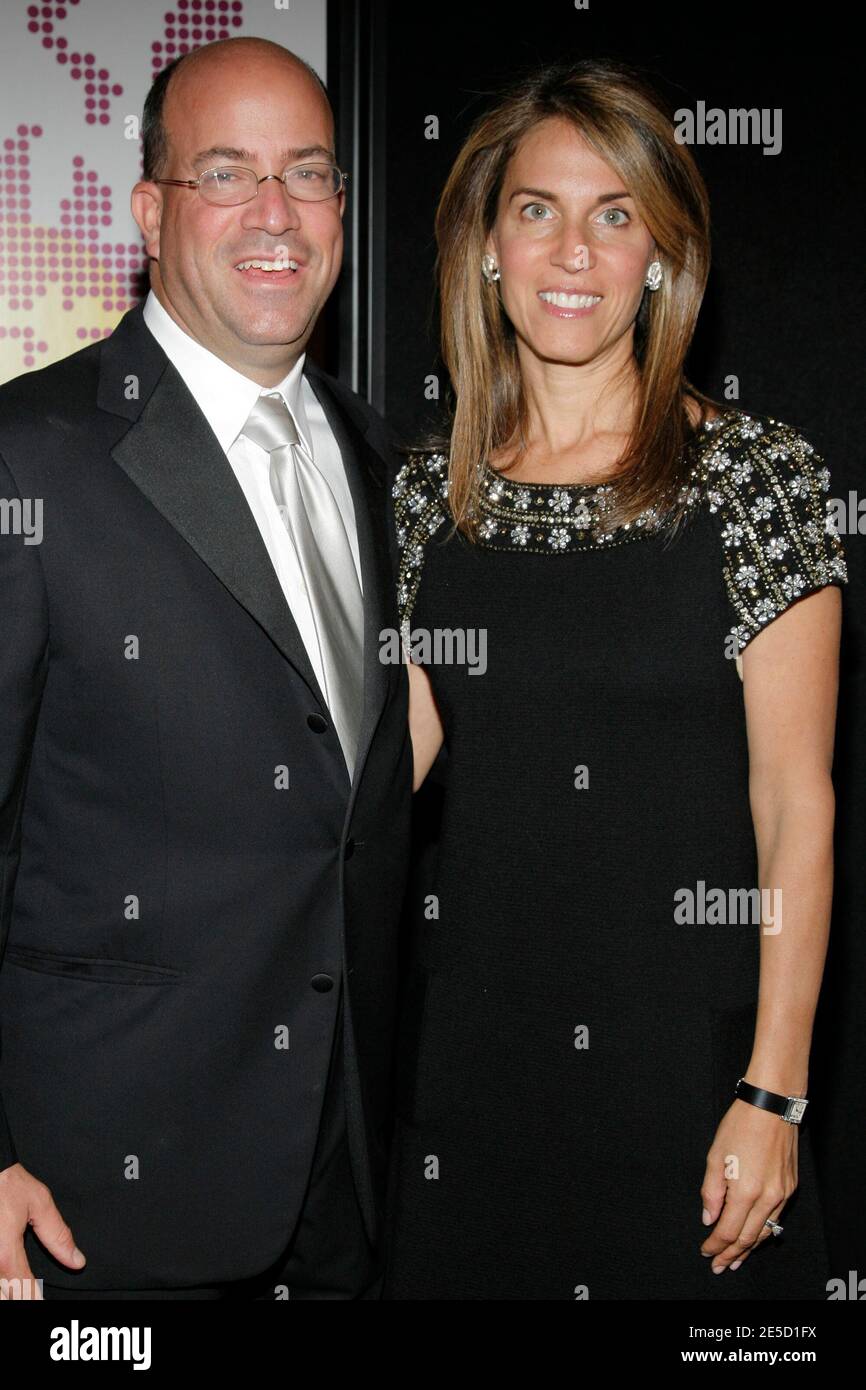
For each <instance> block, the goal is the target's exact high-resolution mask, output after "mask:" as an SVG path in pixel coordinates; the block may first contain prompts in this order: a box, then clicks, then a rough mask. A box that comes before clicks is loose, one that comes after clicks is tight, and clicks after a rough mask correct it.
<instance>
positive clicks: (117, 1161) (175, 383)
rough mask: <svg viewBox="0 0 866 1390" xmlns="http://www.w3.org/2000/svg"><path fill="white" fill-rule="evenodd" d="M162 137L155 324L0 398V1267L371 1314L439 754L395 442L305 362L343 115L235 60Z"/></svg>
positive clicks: (304, 90) (151, 247)
mask: <svg viewBox="0 0 866 1390" xmlns="http://www.w3.org/2000/svg"><path fill="white" fill-rule="evenodd" d="M143 135H144V153H145V161H144V178H143V180H142V181H141V182H140V183H138V184H137V185H136V187H135V189H134V190H133V199H132V205H133V211H134V213H135V216H136V219H137V221H138V223H139V225H140V227H141V229H142V233H143V236H144V238H145V242H146V246H147V251H148V254H149V256H150V257H151V291H150V294H149V296H148V299H147V301H146V302H145V304H144V305H143V306H138V307H136V308H134V309H133V310H131V311H130V312H129V313H127V314H126V315H125V317H124V318H123V320H122V321H121V323H120V324H119V325H118V327H117V329H116V330H115V332H114V333H113V334H112V335H111V336H110V337H108V338H107V339H106V340H105V341H103V342H101V343H99V344H95V345H92V346H90V347H87V348H85V349H84V350H83V351H81V352H78V353H75V354H74V355H73V356H71V357H68V358H66V359H65V360H64V361H61V362H58V363H56V364H55V365H53V366H50V367H47V368H45V369H44V370H41V371H35V372H31V373H28V374H26V375H24V376H21V377H18V378H17V379H16V380H15V381H12V382H10V383H8V384H7V385H6V386H4V387H3V388H2V389H0V499H2V508H0V519H2V520H3V522H4V524H3V526H2V528H0V530H2V534H0V593H2V600H3V611H4V614H5V615H6V620H5V623H4V636H3V642H2V645H0V845H2V865H0V867H2V871H3V873H2V919H0V925H2V930H0V958H2V968H0V1251H2V1252H3V1255H2V1261H0V1278H3V1279H5V1280H9V1281H12V1282H11V1283H10V1284H9V1285H8V1288H9V1289H10V1290H11V1292H9V1293H7V1294H6V1296H7V1297H25V1298H26V1297H39V1289H38V1285H37V1286H35V1287H34V1286H33V1285H32V1283H31V1284H30V1285H29V1286H28V1284H27V1282H26V1281H28V1280H32V1279H33V1278H34V1277H35V1279H36V1280H42V1281H43V1289H44V1296H45V1297H47V1298H51V1297H59V1298H71V1297H96V1298H121V1297H128V1298H225V1297H241V1298H266V1299H274V1298H281V1297H291V1298H376V1297H378V1296H379V1289H380V1262H379V1251H378V1243H379V1236H380V1229H381V1215H382V1205H383V1200H384V1185H385V1168H386V1148H387V1142H388V1138H389V1115H390V1088H391V1077H392V1046H393V1024H394V1013H395V985H396V938H397V924H398V919H399V913H400V907H401V900H402V895H403V889H404V883H405V873H406V865H407V859H408V840H409V814H410V806H411V781H412V753H411V745H410V743H409V736H408V728H407V717H406V716H407V700H408V682H407V679H406V672H405V670H404V668H403V666H402V665H390V666H389V665H385V664H383V663H382V662H381V661H380V660H379V647H380V642H379V634H380V632H381V631H382V630H383V629H386V628H387V629H393V630H396V629H397V627H398V618H397V610H396V593H395V588H394V580H393V573H392V569H393V559H394V545H395V542H394V538H393V536H392V535H391V533H390V529H389V528H390V524H391V523H390V522H389V520H388V507H387V497H388V487H387V486H386V483H387V477H388V468H389V467H390V466H391V462H392V455H391V453H390V443H389V436H388V434H387V432H386V429H385V427H384V425H383V422H382V421H381V419H380V418H379V417H378V416H377V415H376V413H375V412H374V411H373V410H371V409H370V407H368V406H367V405H366V403H364V402H363V401H362V400H360V399H359V398H358V397H357V396H355V395H354V394H353V393H352V392H351V391H349V390H348V389H346V388H345V387H344V386H342V385H341V384H339V383H338V382H337V381H335V380H334V379H332V378H331V377H329V376H327V375H325V374H324V373H322V372H321V371H320V370H318V369H317V368H316V367H314V365H313V364H312V363H311V362H308V361H306V356H305V349H306V345H307V342H308V340H309V338H310V335H311V333H312V331H313V328H314V326H315V323H316V319H317V317H318V315H319V313H320V311H321V309H322V307H323V305H324V304H325V302H326V300H327V298H328V296H329V294H330V293H331V290H332V288H333V286H334V283H335V281H336V278H337V275H338V273H339V269H340V262H341V256H342V214H343V209H344V202H345V192H344V177H343V175H342V174H341V173H340V171H339V169H338V168H337V167H336V160H335V155H334V151H333V140H334V126H333V117H332V113H331V110H330V106H329V104H328V101H327V97H326V95H325V92H324V89H323V87H322V85H321V83H320V82H319V80H318V78H317V77H316V76H315V74H313V73H312V70H311V69H309V68H308V67H307V65H306V64H304V63H303V62H302V61H301V60H300V59H298V58H297V57H295V56H294V55H292V54H290V53H289V52H288V51H287V50H285V49H282V48H280V47H278V46H277V45H274V44H269V43H266V42H264V41H261V40H254V39H231V40H227V41H222V42H219V43H215V44H211V45H207V46H206V47H204V48H201V49H198V50H196V51H194V52H193V53H190V54H188V55H186V56H185V57H184V58H183V59H181V60H180V61H179V63H177V64H173V65H172V66H171V68H169V69H166V70H164V71H163V73H161V74H160V76H159V77H158V78H157V80H156V82H155V83H154V87H153V88H152V90H151V93H150V94H149V96H148V103H147V106H146V108H145V122H144V130H143ZM215 171H218V172H215ZM250 171H252V173H250ZM253 262H254V263H255V264H251V263H253ZM33 518H38V527H37V526H34V525H28V520H29V521H32V520H33ZM16 523H17V524H16ZM37 531H38V532H39V534H37ZM4 941H5V953H4V951H3V944H4ZM76 1247H80V1250H81V1251H83V1255H84V1259H83V1260H82V1258H81V1257H80V1256H79V1255H78V1254H77V1253H76ZM16 1280H18V1281H22V1282H21V1283H18V1284H16V1283H15V1281H16Z"/></svg>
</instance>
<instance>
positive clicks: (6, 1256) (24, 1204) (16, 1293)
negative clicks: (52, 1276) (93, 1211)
mask: <svg viewBox="0 0 866 1390" xmlns="http://www.w3.org/2000/svg"><path fill="white" fill-rule="evenodd" d="M28 1226H32V1227H33V1230H34V1231H35V1232H36V1235H37V1236H38V1237H39V1239H40V1240H41V1242H42V1244H43V1245H44V1246H45V1249H46V1250H47V1251H48V1253H49V1254H50V1255H53V1256H54V1258H55V1259H56V1260H59V1261H60V1263H61V1264H64V1265H69V1267H70V1268H71V1269H80V1268H81V1266H82V1265H83V1264H84V1263H85V1258H84V1255H83V1254H82V1253H81V1251H80V1250H79V1249H78V1247H77V1245H76V1244H75V1241H74V1240H73V1237H72V1232H71V1231H70V1229H69V1227H68V1226H67V1224H66V1222H65V1221H64V1220H63V1217H62V1216H61V1215H60V1212H59V1211H58V1210H57V1207H56V1206H55V1203H54V1198H53V1197H52V1195H51V1192H50V1189H49V1188H47V1187H46V1185H45V1183H44V1182H40V1181H39V1179H38V1178H34V1176H33V1174H32V1173H28V1171H27V1169H26V1168H24V1167H22V1165H21V1164H20V1163H13V1164H11V1165H10V1167H8V1168H4V1169H3V1170H2V1172H0V1299H40V1298H42V1291H41V1289H40V1288H39V1285H38V1284H37V1283H36V1280H35V1279H34V1277H33V1272H32V1270H31V1269H30V1265H29V1264H28V1262H27V1256H26V1254H25V1251H24V1232H25V1231H26V1229H27V1227H28Z"/></svg>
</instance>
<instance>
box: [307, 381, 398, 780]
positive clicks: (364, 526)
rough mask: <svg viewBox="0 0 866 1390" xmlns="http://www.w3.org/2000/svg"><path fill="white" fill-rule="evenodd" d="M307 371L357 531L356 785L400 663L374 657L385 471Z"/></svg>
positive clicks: (384, 615)
mask: <svg viewBox="0 0 866 1390" xmlns="http://www.w3.org/2000/svg"><path fill="white" fill-rule="evenodd" d="M306 375H307V379H308V381H309V382H310V385H311V386H312V388H313V390H314V391H315V393H316V396H317V397H318V400H319V403H320V404H321V407H322V409H323V411H324V412H325V417H326V419H327V421H328V424H329V425H330V426H331V429H332V430H333V433H334V438H335V439H336V441H337V444H338V445H339V449H340V454H341V455H342V459H343V465H344V467H345V469H346V476H347V478H348V480H349V487H350V489H351V493H352V501H353V504H354V508H355V525H356V527H357V531H358V553H359V556H360V562H361V579H362V583H363V589H364V710H363V715H362V719H361V729H360V732H359V736H358V752H357V755H356V759H355V775H354V778H353V782H352V785H353V787H357V786H358V783H359V781H360V779H361V775H362V773H363V771H364V764H365V762H366V759H367V754H368V752H369V751H370V744H371V742H372V739H373V734H374V732H375V730H376V725H377V724H378V722H379V717H380V715H381V713H382V707H383V705H384V703H385V697H386V694H387V691H388V686H389V681H390V680H391V679H392V678H393V677H394V675H395V673H397V674H399V670H400V668H399V666H396V667H395V666H390V665H386V664H383V662H382V661H380V659H379V650H380V645H381V639H380V636H379V634H380V633H381V632H382V630H383V629H384V628H386V627H388V625H389V622H392V615H391V608H392V607H393V604H390V603H389V597H390V595H391V593H392V590H393V591H394V594H395V595H396V586H395V580H394V576H393V573H392V565H391V557H390V553H389V549H388V532H387V518H386V511H385V508H386V505H387V492H386V488H385V476H386V470H385V465H384V462H383V460H382V459H381V458H380V457H379V455H378V454H377V452H376V451H375V449H374V448H373V447H372V445H371V444H370V443H368V441H367V439H366V438H365V435H364V433H363V430H362V429H361V428H360V427H359V425H358V424H356V422H355V420H354V418H353V415H352V414H351V413H350V412H349V411H348V410H346V409H345V408H344V407H343V405H342V404H341V403H340V402H339V401H338V399H337V397H336V395H335V394H334V391H333V388H332V387H331V385H330V383H329V381H328V380H327V378H326V377H324V376H323V375H322V374H321V373H320V372H319V371H318V370H317V369H316V368H315V367H313V366H312V365H311V369H310V370H309V371H308V372H307V373H306ZM395 601H396V599H395ZM392 625H393V623H392Z"/></svg>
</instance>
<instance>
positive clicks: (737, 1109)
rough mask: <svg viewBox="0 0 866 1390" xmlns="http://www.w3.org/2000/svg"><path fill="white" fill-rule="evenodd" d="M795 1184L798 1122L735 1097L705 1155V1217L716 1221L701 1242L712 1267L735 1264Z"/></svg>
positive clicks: (766, 1231)
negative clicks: (711, 1258) (785, 1118)
mask: <svg viewBox="0 0 866 1390" xmlns="http://www.w3.org/2000/svg"><path fill="white" fill-rule="evenodd" d="M796 1186H797V1126H796V1125H792V1124H786V1122H785V1121H784V1120H783V1119H782V1118H781V1116H779V1115H774V1114H773V1113H772V1111H769V1110H761V1109H760V1108H759V1107H758V1106H757V1105H750V1104H749V1102H748V1101H745V1100H735V1101H734V1103H733V1105H732V1106H731V1108H730V1109H729V1110H728V1111H727V1112H726V1114H725V1116H724V1118H723V1119H722V1122H721V1124H720V1125H719V1127H718V1129H717V1130H716V1136H715V1139H714V1140H713V1143H712V1147H711V1149H710V1151H709V1153H708V1155H707V1168H706V1172H705V1173H704V1181H703V1186H702V1187H701V1198H702V1200H703V1204H704V1221H705V1223H706V1224H707V1225H711V1224H712V1223H713V1222H715V1223H716V1227H715V1230H714V1231H713V1233H712V1235H710V1236H707V1239H706V1240H705V1241H704V1243H703V1245H702V1246H701V1254H703V1255H711V1256H712V1257H713V1264H712V1268H713V1272H714V1273H716V1274H720V1273H721V1272H722V1271H723V1270H724V1269H727V1268H731V1269H737V1267H738V1266H739V1265H741V1264H742V1262H743V1260H746V1259H748V1257H749V1255H750V1253H751V1251H752V1250H754V1248H755V1246H756V1245H759V1244H760V1243H761V1241H764V1240H766V1239H767V1238H768V1237H769V1238H770V1239H772V1235H773V1233H772V1231H771V1230H770V1227H769V1226H765V1225H764V1222H765V1221H767V1220H768V1219H770V1220H773V1221H778V1219H779V1213H780V1211H781V1210H782V1208H783V1206H784V1205H785V1203H786V1202H787V1200H788V1198H789V1197H790V1196H791V1193H792V1192H793V1191H794V1189H795V1188H796Z"/></svg>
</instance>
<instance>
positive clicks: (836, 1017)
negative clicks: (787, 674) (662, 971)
mask: <svg viewBox="0 0 866 1390" xmlns="http://www.w3.org/2000/svg"><path fill="white" fill-rule="evenodd" d="M329 8H330V19H329V89H330V91H331V96H332V100H333V102H334V105H335V109H336V111H337V114H338V124H339V131H338V152H339V157H340V158H341V160H342V161H343V165H344V167H348V168H349V169H350V170H351V171H352V173H353V185H352V195H351V196H352V198H353V199H354V200H355V201H354V204H353V207H352V211H351V215H347V233H348V237H347V261H346V272H345V274H344V277H343V281H342V284H341V288H340V291H339V293H338V294H337V295H336V296H335V298H334V300H333V302H332V304H331V306H330V307H329V310H328V320H327V325H326V327H327V332H326V335H325V337H324V342H325V347H324V349H323V350H324V352H325V355H326V357H327V359H328V362H327V365H329V366H330V368H331V369H332V370H334V371H336V372H338V374H339V375H340V376H341V377H342V378H343V379H344V380H345V381H347V382H348V383H349V384H351V385H353V386H354V387H355V389H357V390H360V391H361V392H362V393H363V394H365V395H366V396H367V397H368V398H369V399H370V400H372V401H373V403H374V404H375V405H377V406H378V408H379V409H381V410H382V411H383V412H384V413H385V414H386V415H387V417H388V419H389V420H390V422H391V424H392V425H393V426H394V427H395V428H396V429H397V431H398V433H400V434H401V435H402V436H403V437H404V438H405V439H407V440H409V439H411V438H412V437H413V436H415V435H417V432H418V431H419V430H420V429H421V428H423V427H424V426H425V425H426V424H428V423H429V421H430V419H431V413H432V412H431V405H430V403H429V402H428V401H427V400H425V394H424V388H425V379H426V378H427V377H428V375H429V374H430V373H434V374H436V375H437V376H438V377H439V380H440V382H441V384H442V387H443V389H444V383H445V374H444V370H443V368H442V365H441V362H440V360H439V358H438V351H437V344H438V321H437V318H436V306H435V294H434V284H433V260H434V255H435V246H434V241H433V232H432V228H433V213H434V208H435V205H436V200H437V196H438V193H439V190H440V189H441V187H442V185H443V183H444V180H445V177H446V174H447V171H448V169H449V166H450V164H451V161H452V160H453V158H454V155H455V154H456V152H457V149H458V148H459V145H460V143H461V141H462V139H463V138H464V136H465V135H466V133H467V131H468V129H469V126H470V124H471V122H472V121H473V120H474V118H475V117H476V115H477V114H478V113H479V112H480V110H481V109H483V107H484V105H485V102H486V100H487V98H488V96H489V95H490V94H491V93H493V92H495V91H496V89H497V88H498V87H499V86H500V85H501V84H502V83H503V82H504V81H506V80H509V79H510V78H511V77H512V76H513V75H515V73H516V72H518V71H520V70H523V69H525V68H526V67H527V66H529V65H532V64H534V63H537V62H543V61H544V62H547V61H554V60H557V59H561V58H564V57H569V56H574V57H575V58H577V57H584V56H590V55H591V56H595V57H599V56H606V57H618V58H623V59H626V60H627V61H629V62H632V63H636V64H639V65H641V66H642V67H643V68H644V69H645V70H646V71H647V72H648V74H649V75H650V76H651V77H653V78H654V80H655V81H656V82H657V83H658V84H659V85H660V86H661V87H662V89H663V90H664V91H665V92H666V93H667V95H668V96H669V98H670V99H671V101H672V103H673V105H674V107H687V108H690V109H695V107H696V104H697V102H698V101H703V102H705V103H706V106H707V107H708V108H709V107H721V108H723V109H724V110H728V109H730V108H742V107H744V108H753V107H757V108H761V109H762V108H769V109H776V108H780V109H781V112H782V148H781V151H780V152H779V153H778V154H775V155H769V154H768V155H765V154H763V153H762V150H761V148H760V147H758V146H754V145H717V146H709V145H705V146H700V147H696V148H695V149H694V154H695V156H696V158H697V160H698V163H699V166H700V168H701V171H702V173H703V175H704V177H705V179H706V181H707V184H708V186H709V191H710V197H711V204H712V212H713V270H712V273H711V277H710V283H709V286H708V290H707V295H706V298H705V301H704V306H703V310H702V313H701V318H700V323H699V328H698V333H697V336H696V340H695V344H694V349H693V352H692V355H691V358H690V361H689V364H688V369H689V375H690V377H691V379H692V380H693V381H694V382H695V383H696V384H697V385H698V386H699V387H702V388H703V389H705V390H707V391H708V392H709V393H710V394H711V395H713V396H716V397H720V396H722V395H723V393H724V386H725V381H726V379H727V378H728V377H730V376H735V377H736V378H737V379H738V381H739V404H740V405H741V407H742V408H743V409H746V410H754V411H756V412H758V413H763V414H769V415H773V416H775V417H776V418H778V419H781V420H784V421H786V422H788V423H790V424H793V425H795V426H796V427H798V428H799V429H801V430H802V431H803V432H804V433H805V434H806V435H807V437H808V438H809V439H810V440H811V441H812V443H813V444H814V445H815V447H816V449H818V451H819V452H820V453H822V454H823V455H824V457H825V460H826V462H827V464H828V465H829V467H830V469H831V475H832V480H833V487H832V495H833V496H835V497H843V498H845V499H848V494H849V492H852V491H853V492H854V493H855V494H856V499H857V500H859V499H861V498H863V499H866V474H864V467H863V449H862V444H861V441H862V440H863V438H864V431H866V418H864V417H866V399H864V391H863V387H862V381H863V355H862V349H861V330H862V326H863V325H864V322H866V276H864V271H863V249H862V248H863V233H862V227H863V214H864V196H863V194H864V178H863V160H862V141H863V136H864V119H863V105H862V89H863V76H862V71H861V66H862V65H861V60H860V51H859V49H858V48H857V47H856V45H855V44H854V43H853V42H852V36H851V35H850V34H849V32H848V21H847V20H846V18H845V15H844V11H843V10H842V9H841V8H839V9H838V10H835V11H834V8H833V6H832V5H823V6H822V7H821V10H820V13H817V12H815V11H813V10H805V11H804V12H803V13H802V16H800V15H798V13H797V11H796V10H795V9H792V7H791V6H790V5H785V6H782V5H775V4H772V5H757V6H756V5H755V4H740V3H729V4H727V5H725V6H723V7H721V6H720V7H713V9H712V10H711V11H710V12H709V14H708V13H707V12H705V11H704V10H703V8H702V7H692V8H688V7H686V6H683V5H681V4H674V3H672V0H659V2H658V3H656V4H654V5H652V6H648V5H638V4H636V3H612V4H602V3H597V2H596V0H593V3H592V6H591V8H590V9H589V10H578V9H576V8H575V7H574V4H573V3H572V0H534V2H533V3H532V4H531V5H515V6H514V7H506V6H503V5H494V4H487V3H485V4H474V5H473V4H467V3H462V4H461V3H453V0H440V3H437V4H436V5H435V6H415V5H407V4H405V3H400V2H398V3H385V2H384V0H366V3H365V0H355V2H353V0H336V3H333V4H332V5H331V6H330V7H329ZM710 15H711V16H712V21H713V22H710ZM816 31H817V32H816ZM431 115H433V116H436V117H437V118H438V121H439V138H438V139H434V140H431V139H427V138H425V122H426V121H427V118H428V117H429V116H431ZM862 525H863V528H864V532H866V501H864V516H863V518H862ZM853 526H856V519H855V521H854V522H853ZM842 540H843V544H844V546H845V550H846V555H847V558H848V565H849V574H850V582H849V585H848V587H847V589H846V590H845V593H844V608H845V625H844V632H843V670H842V682H841V690H840V705H839V726H838V740H837V749H836V762H835V772H834V780H835V785H836V794H837V839H836V892H835V904H834V915H833V926H832V932H831V942H830V952H829V958H828V964H827V971H826V974H825V982H824V988H823V991H822V997H821V1002H820V1005H819V1013H818V1019H817V1022H816V1029H815V1040H814V1048H813V1054H812V1066H811V1072H810V1081H809V1095H810V1097H811V1105H810V1111H809V1120H808V1123H809V1124H810V1125H811V1128H812V1134H813V1139H814V1142H815V1145H816V1150H817V1155H818V1161H819V1164H820V1171H821V1181H822V1188H823V1193H824V1201H825V1209H826V1213H827V1221H828V1236H829V1240H830V1248H831V1269H832V1272H833V1274H834V1276H838V1277H843V1278H846V1279H847V1277H848V1272H849V1271H851V1270H855V1271H858V1274H859V1276H860V1277H862V1276H864V1275H866V1202H864V1200H863V1195H862V1175H863V1173H864V1172H866V1118H864V1117H866V1081H864V1077H866V1026H864V1018H863V1014H864V1008H863V1003H862V1001H863V998H864V995H866V931H864V925H866V924H864V913H863V909H862V890H861V875H862V873H863V868H864V862H866V861H864V852H863V851H864V846H866V833H864V799H866V798H864V793H863V789H864V786H866V778H864V727H863V724H864V701H863V657H862V652H863V614H864V603H863V597H864V561H863V553H864V537H863V536H861V535H859V534H857V533H856V531H853V529H852V531H850V532H848V533H845V532H843V535H842ZM445 776H447V763H446V764H445V765H444V770H443V771H442V772H441V773H440V780H441V779H442V778H444V777H445ZM439 795H440V792H439V789H438V787H437V785H436V783H435V782H434V783H433V784H432V785H430V786H428V787H426V788H425V789H424V790H423V791H422V792H421V793H420V794H419V795H418V797H416V810H417V813H418V814H417V826H416V850H417V855H418V857H419V861H418V862H419V864H420V863H421V862H422V860H423V857H424V856H426V855H427V854H428V853H429V852H430V847H431V845H432V843H434V842H435V833H436V812H437V804H438V798H439ZM467 867H468V871H471V866H467ZM411 895H412V889H411V887H410V900H411ZM407 930H408V913H407Z"/></svg>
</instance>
